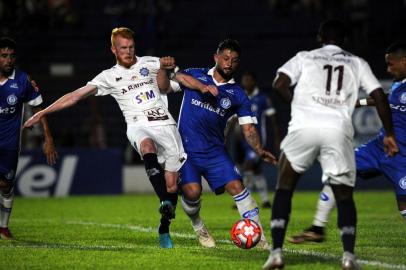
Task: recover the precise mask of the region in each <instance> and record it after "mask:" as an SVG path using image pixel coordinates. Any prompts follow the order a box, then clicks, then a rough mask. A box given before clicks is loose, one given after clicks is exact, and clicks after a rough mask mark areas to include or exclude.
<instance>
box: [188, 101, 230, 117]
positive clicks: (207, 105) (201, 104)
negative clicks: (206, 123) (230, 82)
mask: <svg viewBox="0 0 406 270" xmlns="http://www.w3.org/2000/svg"><path fill="white" fill-rule="evenodd" d="M191 104H192V105H195V106H198V107H200V108H203V109H206V110H208V111H211V112H214V113H217V114H218V115H220V116H224V115H225V111H224V110H222V109H220V108H215V107H213V106H211V105H210V103H208V102H201V101H200V100H196V99H194V98H192V101H191Z"/></svg>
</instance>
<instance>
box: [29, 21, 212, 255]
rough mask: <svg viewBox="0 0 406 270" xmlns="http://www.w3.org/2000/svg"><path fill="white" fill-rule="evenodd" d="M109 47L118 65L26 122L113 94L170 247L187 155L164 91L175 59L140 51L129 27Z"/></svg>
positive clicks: (189, 81)
mask: <svg viewBox="0 0 406 270" xmlns="http://www.w3.org/2000/svg"><path fill="white" fill-rule="evenodd" d="M111 51H112V53H113V54H114V55H115V57H116V60H117V64H116V65H115V66H113V67H112V68H110V69H107V70H104V71H102V72H101V73H100V74H99V75H97V76H96V77H95V78H94V79H93V80H91V81H90V82H88V83H87V85H86V86H83V87H81V88H79V89H77V90H75V91H72V92H70V93H68V94H66V95H64V96H63V97H61V98H60V99H58V100H57V101H56V102H54V103H53V104H51V105H50V106H49V107H47V108H46V109H44V110H42V111H40V112H38V113H36V114H35V115H34V116H33V117H31V118H30V119H29V120H28V121H27V122H26V123H25V124H24V126H25V127H30V126H32V125H34V124H35V123H37V122H38V121H39V120H40V119H41V118H42V117H43V116H44V115H46V114H49V113H52V112H55V111H59V110H62V109H65V108H67V107H70V106H73V105H74V104H76V103H77V102H78V101H79V100H81V99H84V98H86V97H88V96H90V95H96V96H103V95H111V96H112V97H114V98H115V99H116V101H117V103H118V105H119V106H120V109H121V110H122V112H123V115H124V118H125V121H126V123H127V137H128V139H129V141H130V143H131V145H132V146H133V147H134V148H135V149H136V150H137V151H138V153H139V154H140V156H141V157H142V158H143V160H144V164H145V169H146V172H147V175H148V177H149V180H150V182H151V184H152V186H153V188H154V190H155V192H156V194H157V195H158V197H159V199H160V202H161V206H160V209H159V211H160V213H161V214H162V218H161V223H160V226H159V229H158V230H159V243H160V246H161V247H162V248H172V247H173V243H172V240H171V238H170V235H169V224H170V220H171V219H173V218H174V217H175V206H176V203H177V198H178V196H177V179H178V170H179V169H180V168H181V167H182V164H183V163H184V162H185V160H186V157H187V155H186V154H185V152H184V150H183V146H182V141H181V139H180V135H179V132H178V130H177V128H176V122H175V120H174V119H173V118H172V116H171V114H170V113H169V111H168V108H167V104H166V101H165V100H164V98H163V95H164V93H161V91H165V90H166V89H168V85H167V83H168V82H169V81H168V79H167V77H166V76H167V74H168V72H167V69H168V70H171V69H173V68H174V67H175V63H174V59H173V58H172V57H163V58H157V57H150V56H144V57H138V56H136V55H135V46H134V35H133V31H132V30H131V29H129V28H125V27H120V28H115V29H113V31H112V34H111ZM174 80H177V81H178V82H179V83H181V84H184V85H186V86H188V87H191V88H193V89H197V90H200V91H202V92H207V91H213V90H215V89H216V88H215V87H212V86H205V85H203V84H202V83H200V82H199V81H197V80H194V79H193V78H192V77H190V76H187V75H183V74H176V75H175V77H174ZM161 165H162V166H163V169H164V170H162V168H161Z"/></svg>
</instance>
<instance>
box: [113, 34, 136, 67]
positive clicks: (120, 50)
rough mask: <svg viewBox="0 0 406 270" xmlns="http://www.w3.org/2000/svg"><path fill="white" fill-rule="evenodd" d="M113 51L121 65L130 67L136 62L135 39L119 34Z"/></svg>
mask: <svg viewBox="0 0 406 270" xmlns="http://www.w3.org/2000/svg"><path fill="white" fill-rule="evenodd" d="M111 51H112V52H113V54H114V55H115V56H116V59H117V63H118V64H120V65H121V66H124V67H126V68H129V67H131V66H132V65H134V64H135V62H136V58H135V47H134V40H133V39H128V38H124V37H122V36H117V37H116V38H115V40H114V44H113V45H112V46H111Z"/></svg>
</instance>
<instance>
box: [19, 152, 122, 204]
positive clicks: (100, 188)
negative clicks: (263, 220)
mask: <svg viewBox="0 0 406 270" xmlns="http://www.w3.org/2000/svg"><path fill="white" fill-rule="evenodd" d="M58 155H59V158H58V160H57V164H55V165H54V166H49V165H48V164H47V163H46V159H45V155H44V154H43V153H42V152H41V151H23V152H22V153H21V155H20V158H19V162H18V168H17V173H16V183H15V192H16V194H17V195H21V196H27V197H53V196H55V197H64V196H68V195H72V194H75V195H78V194H120V193H122V192H123V188H122V170H123V154H122V151H121V150H118V149H105V150H92V149H73V150H58Z"/></svg>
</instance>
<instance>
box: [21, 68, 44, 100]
mask: <svg viewBox="0 0 406 270" xmlns="http://www.w3.org/2000/svg"><path fill="white" fill-rule="evenodd" d="M25 85H26V88H25V90H26V92H25V102H27V103H28V104H29V105H31V106H38V105H40V104H41V103H42V96H41V93H40V90H39V87H38V85H37V83H36V82H35V81H34V80H33V79H32V78H31V77H30V76H28V75H27V80H26V82H25Z"/></svg>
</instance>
